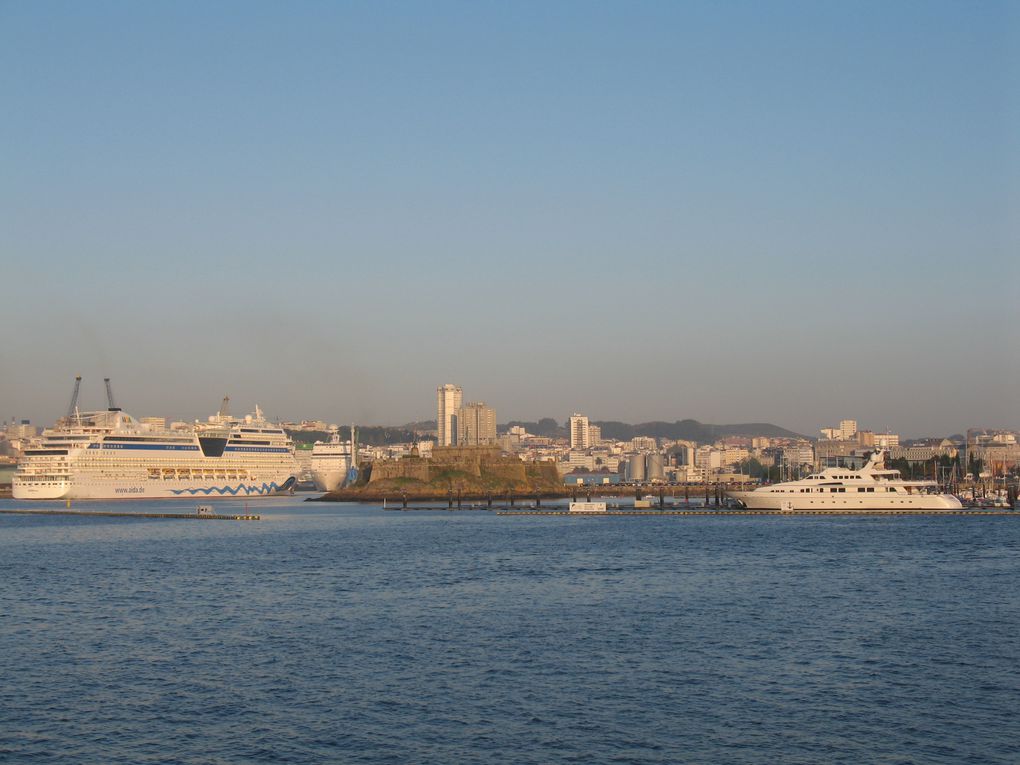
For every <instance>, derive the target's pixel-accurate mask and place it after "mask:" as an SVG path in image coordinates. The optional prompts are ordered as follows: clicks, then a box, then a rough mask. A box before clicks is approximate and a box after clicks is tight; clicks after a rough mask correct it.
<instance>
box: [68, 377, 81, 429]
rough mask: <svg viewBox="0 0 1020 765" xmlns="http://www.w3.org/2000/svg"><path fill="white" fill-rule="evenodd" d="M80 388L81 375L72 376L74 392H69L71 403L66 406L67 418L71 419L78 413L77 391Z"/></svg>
mask: <svg viewBox="0 0 1020 765" xmlns="http://www.w3.org/2000/svg"><path fill="white" fill-rule="evenodd" d="M80 390H81V375H77V376H75V378H74V392H73V393H71V404H70V405H69V406H68V407H67V419H68V421H70V420H71V418H72V417H75V416H76V415H77V414H78V391H80Z"/></svg>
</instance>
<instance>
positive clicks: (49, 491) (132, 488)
mask: <svg viewBox="0 0 1020 765" xmlns="http://www.w3.org/2000/svg"><path fill="white" fill-rule="evenodd" d="M111 403H112V401H111ZM296 476H297V460H296V458H295V456H294V443H293V441H292V440H291V439H290V437H289V436H288V435H287V434H286V433H285V432H284V430H283V429H282V428H280V427H278V426H276V425H274V424H271V423H269V422H267V421H266V419H265V417H264V416H263V414H262V410H261V409H259V408H258V407H257V406H256V407H255V412H254V414H250V415H247V416H246V417H244V418H243V419H233V418H231V417H230V416H229V415H227V414H225V413H223V412H222V411H221V412H220V413H218V414H216V415H214V416H212V417H210V418H209V420H208V422H205V423H196V424H195V425H194V426H192V427H191V428H190V429H188V430H184V431H179V430H167V429H165V428H158V429H157V428H153V427H150V426H149V425H147V424H144V423H141V422H139V421H138V420H136V419H135V418H133V417H132V416H131V415H129V414H127V413H126V412H123V411H121V410H120V409H117V408H114V407H112V406H111V408H110V409H108V410H106V411H99V412H78V411H77V409H75V410H74V411H73V413H71V414H69V415H68V416H67V417H64V418H62V419H61V420H59V421H58V422H57V424H56V425H54V426H53V427H52V428H47V429H46V430H45V431H43V434H42V436H41V437H39V438H38V439H36V440H35V441H34V442H33V443H32V444H31V445H30V446H29V447H28V448H26V449H25V450H24V451H23V452H22V456H21V459H20V461H19V462H18V468H17V470H16V471H15V474H14V478H13V480H12V492H13V497H14V499H49V500H65V499H66V500H71V499H169V498H182V497H183V498H190V497H200V498H206V497H208V498H215V497H238V496H241V497H255V496H268V495H272V494H281V493H287V492H289V491H290V490H291V489H292V487H293V485H294V483H295V481H296Z"/></svg>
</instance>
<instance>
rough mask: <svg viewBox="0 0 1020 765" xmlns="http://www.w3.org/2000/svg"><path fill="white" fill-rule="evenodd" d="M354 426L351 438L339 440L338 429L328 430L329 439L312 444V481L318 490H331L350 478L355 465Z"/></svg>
mask: <svg viewBox="0 0 1020 765" xmlns="http://www.w3.org/2000/svg"><path fill="white" fill-rule="evenodd" d="M354 433H355V431H354V426H353V425H352V426H351V440H350V441H341V440H340V432H339V431H338V430H331V431H330V439H329V441H316V442H315V444H314V445H313V446H312V467H311V473H312V481H313V482H314V483H315V488H316V489H318V490H319V491H333V490H334V489H338V488H339V487H340V486H342V485H343V484H344V483H345V482H347V481H349V480H350V479H351V478H352V475H351V471H352V469H354V468H356V466H357V455H356V451H357V447H356V446H355V436H354Z"/></svg>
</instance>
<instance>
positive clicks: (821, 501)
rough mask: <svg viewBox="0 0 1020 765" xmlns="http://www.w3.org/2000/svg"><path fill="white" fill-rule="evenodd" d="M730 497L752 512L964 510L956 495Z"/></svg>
mask: <svg viewBox="0 0 1020 765" xmlns="http://www.w3.org/2000/svg"><path fill="white" fill-rule="evenodd" d="M726 496H728V497H731V498H732V499H735V500H737V501H738V502H740V504H742V505H743V506H744V507H746V508H747V509H748V510H786V511H789V512H797V511H804V510H811V511H821V512H826V511H828V512H833V513H839V512H845V511H847V510H852V511H854V512H867V511H869V510H874V511H888V510H962V509H963V505H962V504H961V503H960V500H959V499H957V498H956V497H954V496H953V495H952V494H912V495H911V494H907V495H903V494H896V495H890V496H879V495H875V494H869V495H867V496H861V497H856V496H852V495H842V496H835V497H833V496H819V495H815V496H812V495H810V494H770V493H767V492H760V491H729V492H726Z"/></svg>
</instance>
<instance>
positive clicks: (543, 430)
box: [288, 417, 802, 446]
mask: <svg viewBox="0 0 1020 765" xmlns="http://www.w3.org/2000/svg"><path fill="white" fill-rule="evenodd" d="M592 424H593V425H598V426H599V427H601V428H602V437H603V438H607V439H611V440H613V441H630V440H631V439H632V438H634V436H652V437H653V438H669V439H673V440H677V439H680V440H684V441H696V442H698V443H701V444H710V443H712V442H713V441H716V440H718V439H720V438H723V437H724V436H749V437H750V436H765V437H767V438H802V436H800V435H799V434H797V433H794V432H793V431H791V430H786V429H785V428H781V427H779V426H778V425H770V424H769V423H765V422H751V423H741V424H737V425H708V424H705V423H701V422H698V421H697V420H678V421H677V422H660V421H656V422H643V423H640V424H638V425H630V424H628V423H626V422H613V421H605V420H603V421H596V422H593V423H592ZM513 425H520V426H522V427H523V428H524V429H525V430H527V431H528V432H529V433H531V434H533V435H536V436H546V437H548V438H567V437H568V436H569V433H568V432H567V428H566V426H565V425H560V424H559V423H558V422H556V420H554V419H553V418H551V417H543V418H542V419H541V420H539V421H538V422H525V421H523V420H511V421H510V422H508V423H506V424H505V425H500V426H499V432H500V433H504V432H506V430H507V429H508V428H509V427H511V426H513ZM435 427H436V423H435V421H434V420H432V421H428V420H426V421H423V422H414V423H408V424H407V425H402V426H400V427H395V428H394V427H385V426H382V425H359V426H358V442H359V443H362V444H367V445H370V446H387V445H391V444H403V443H409V442H411V441H414V440H415V436H416V434H417V435H418V437H420V435H421V433H422V432H423V431H428V430H434V429H435ZM288 433H290V436H291V437H292V438H293V439H294V440H295V441H296V442H298V443H312V442H314V441H327V440H329V435H328V434H327V433H324V432H322V431H314V430H304V431H302V430H296V431H288ZM340 437H341V438H342V439H344V440H347V439H348V438H350V429H349V428H347V427H346V426H344V427H341V428H340Z"/></svg>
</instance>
